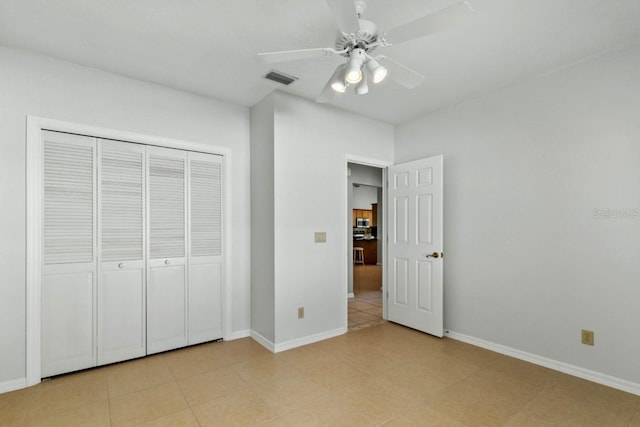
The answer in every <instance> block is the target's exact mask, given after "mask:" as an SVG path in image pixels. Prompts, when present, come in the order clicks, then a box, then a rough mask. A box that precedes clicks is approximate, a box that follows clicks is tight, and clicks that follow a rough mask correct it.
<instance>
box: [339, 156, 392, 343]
mask: <svg viewBox="0 0 640 427" xmlns="http://www.w3.org/2000/svg"><path fill="white" fill-rule="evenodd" d="M349 163H356V164H359V165H363V166H370V167H374V168H378V169H381V171H382V200H384V201H385V209H384V211H386V199H387V170H388V168H389V166H392V165H393V162H390V161H387V160H380V159H374V158H371V157H363V156H358V155H355V154H347V155H346V156H345V162H344V182H343V185H342V188H344V206H345V209H344V214H345V224H344V234H343V236H342V241H343V242H344V257H343V259H344V286H343V289H344V301H345V305H344V330H345V332H347V331H348V330H349V309H348V304H347V301H348V300H349V268H350V267H351V268H353V265H352V262H351V257H352V255H351V253H352V244H353V241H352V239H351V233H352V228H353V226H352V221H353V217H352V215H353V214H352V213H351V212H349V173H348V171H349ZM384 211H383V214H382V229H383V230H384V236H382V240H380V239H378V240H379V242H378V244H379V243H380V241H381V242H382V318H383V319H386V318H387V299H386V294H387V277H386V273H385V272H386V271H387V215H386V213H385V212H384ZM378 220H379V219H378Z"/></svg>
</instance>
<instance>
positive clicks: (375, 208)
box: [370, 203, 378, 227]
mask: <svg viewBox="0 0 640 427" xmlns="http://www.w3.org/2000/svg"><path fill="white" fill-rule="evenodd" d="M370 225H371V226H372V227H377V226H378V204H377V203H373V204H372V205H371V221H370Z"/></svg>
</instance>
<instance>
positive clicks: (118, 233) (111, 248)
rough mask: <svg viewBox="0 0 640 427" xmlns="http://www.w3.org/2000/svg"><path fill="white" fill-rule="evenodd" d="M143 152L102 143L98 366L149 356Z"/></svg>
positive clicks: (134, 147) (138, 148)
mask: <svg viewBox="0 0 640 427" xmlns="http://www.w3.org/2000/svg"><path fill="white" fill-rule="evenodd" d="M144 153H145V147H144V146H142V145H137V144H130V143H125V142H117V141H105V140H100V141H98V159H99V166H98V183H99V186H98V190H99V191H98V194H99V197H98V212H99V215H98V247H99V248H100V251H99V263H98V267H99V280H98V364H99V365H103V364H107V363H113V362H117V361H121V360H127V359H132V358H135V357H140V356H144V355H145V354H146V310H145V306H146V300H145V256H144V246H145V245H144V238H145V236H144V205H145V199H144V196H145V192H144V175H145V174H144V170H145V169H144V166H145V165H144V163H145V154H144Z"/></svg>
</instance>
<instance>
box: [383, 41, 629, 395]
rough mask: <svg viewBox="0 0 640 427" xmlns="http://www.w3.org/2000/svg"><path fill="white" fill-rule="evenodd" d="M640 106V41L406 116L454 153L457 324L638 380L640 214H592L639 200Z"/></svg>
mask: <svg viewBox="0 0 640 427" xmlns="http://www.w3.org/2000/svg"><path fill="white" fill-rule="evenodd" d="M639 112H640V49H635V50H628V51H622V52H617V53H614V54H611V55H609V56H607V57H602V58H599V59H595V60H592V61H591V62H588V63H583V64H580V65H577V66H574V67H572V68H569V69H565V70H561V71H559V72H556V73H554V74H551V75H547V76H545V77H542V78H539V79H536V80H532V81H529V82H527V83H526V84H522V85H519V86H517V87H512V88H507V89H504V90H501V91H498V92H496V93H493V94H491V95H488V96H484V97H482V98H479V99H475V100H471V101H468V102H465V103H463V104H460V105H458V106H456V107H454V108H451V109H450V110H447V111H442V112H439V113H435V114H432V115H428V116H426V117H422V118H419V119H417V120H414V121H412V122H410V123H407V124H405V125H402V126H398V127H397V129H396V134H395V137H396V145H395V155H396V161H397V162H401V161H407V160H412V159H417V158H420V157H424V156H429V155H435V154H444V159H445V181H444V183H445V184H444V185H445V247H444V253H445V254H446V257H445V264H444V266H445V284H444V286H445V294H444V298H445V328H446V329H449V330H452V331H455V332H458V333H461V334H466V335H468V336H471V337H475V338H478V339H481V340H486V341H489V342H492V343H497V344H501V345H504V346H508V347H511V348H514V349H518V350H522V351H525V352H528V353H532V354H534V355H539V356H544V357H547V358H550V359H553V360H556V361H560V362H564V363H567V364H570V365H574V366H577V367H581V368H585V369H588V370H591V371H595V372H596V373H602V374H605V375H608V376H612V377H615V378H620V379H623V380H627V381H631V382H632V383H635V384H640V363H638V361H639V360H640V340H638V339H637V337H638V325H640V310H639V309H638V306H639V301H640V282H639V280H640V262H639V260H640V215H635V216H633V217H627V218H616V219H612V218H609V219H607V218H602V217H596V216H595V215H594V209H632V210H635V211H633V212H636V213H638V212H640V120H639V117H640V115H639ZM582 328H584V329H591V330H593V331H595V346H594V347H589V346H585V345H582V344H581V343H580V330H581V329H582ZM636 389H637V390H640V388H636Z"/></svg>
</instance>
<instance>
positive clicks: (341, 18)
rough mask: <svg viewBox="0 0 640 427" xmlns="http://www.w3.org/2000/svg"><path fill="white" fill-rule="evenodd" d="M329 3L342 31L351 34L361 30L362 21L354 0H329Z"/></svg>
mask: <svg viewBox="0 0 640 427" xmlns="http://www.w3.org/2000/svg"><path fill="white" fill-rule="evenodd" d="M327 4H328V5H329V9H331V13H332V14H333V17H334V18H335V20H336V22H337V23H338V28H339V29H340V31H342V32H343V33H346V34H351V33H355V32H357V31H358V30H360V21H358V13H357V12H356V6H355V3H354V2H353V0H327Z"/></svg>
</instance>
